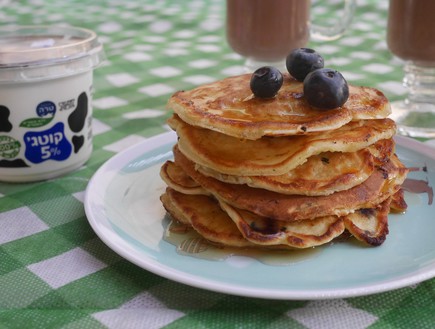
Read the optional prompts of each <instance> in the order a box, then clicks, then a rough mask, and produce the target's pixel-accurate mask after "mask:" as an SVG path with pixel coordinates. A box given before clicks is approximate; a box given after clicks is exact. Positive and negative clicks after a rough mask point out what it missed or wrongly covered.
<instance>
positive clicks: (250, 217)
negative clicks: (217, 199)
mask: <svg viewBox="0 0 435 329" xmlns="http://www.w3.org/2000/svg"><path fill="white" fill-rule="evenodd" d="M221 207H222V209H224V210H225V211H226V213H227V214H228V215H229V217H230V218H231V219H232V220H233V221H234V223H235V224H236V225H237V227H238V229H239V231H240V232H241V233H242V235H243V236H244V237H245V239H246V240H248V241H250V242H252V243H254V244H257V245H260V246H270V245H287V246H290V247H294V248H309V247H316V246H320V245H322V244H325V243H328V242H330V241H331V240H333V239H334V238H336V237H338V236H339V235H341V234H342V233H343V231H344V229H345V227H344V223H343V219H341V218H340V217H337V216H326V217H320V218H315V219H312V220H303V221H296V222H283V221H279V220H275V219H273V218H267V217H261V216H258V215H256V214H254V213H252V212H250V211H246V210H241V209H237V208H234V207H232V206H230V205H229V204H227V203H225V202H223V201H222V202H221Z"/></svg>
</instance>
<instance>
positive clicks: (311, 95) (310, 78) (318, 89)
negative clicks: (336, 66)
mask: <svg viewBox="0 0 435 329" xmlns="http://www.w3.org/2000/svg"><path fill="white" fill-rule="evenodd" d="M304 95H305V98H306V100H307V101H308V103H309V104H310V105H312V106H315V107H318V108H322V109H333V108H336V107H340V106H342V105H343V104H344V103H346V101H347V99H348V98H349V86H348V85H347V81H346V80H345V79H344V77H343V76H342V75H341V73H340V72H338V71H336V70H333V69H328V68H324V69H318V70H315V71H313V72H311V73H309V74H308V75H307V77H306V78H305V80H304Z"/></svg>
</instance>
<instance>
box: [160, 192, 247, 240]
mask: <svg viewBox="0 0 435 329" xmlns="http://www.w3.org/2000/svg"><path fill="white" fill-rule="evenodd" d="M160 200H161V201H162V204H163V206H164V207H165V209H166V210H167V211H168V212H169V213H170V214H171V216H172V217H173V218H174V219H176V220H178V221H180V222H181V223H183V224H188V225H191V226H192V227H193V229H195V231H197V232H198V233H199V234H200V235H201V236H203V237H204V238H206V239H207V240H209V241H213V242H216V243H220V244H223V245H226V246H233V247H249V246H253V244H252V243H251V242H249V241H247V240H246V239H245V238H244V237H243V236H242V234H241V233H240V231H239V230H238V229H237V226H236V225H235V224H234V223H233V221H232V220H231V219H230V218H229V217H228V215H227V214H226V213H225V212H224V211H223V210H222V209H221V207H220V206H219V203H218V202H217V201H216V200H215V199H213V198H212V197H208V196H206V195H187V194H182V193H179V192H177V191H175V190H173V189H171V188H167V189H166V193H164V194H163V195H162V196H161V197H160Z"/></svg>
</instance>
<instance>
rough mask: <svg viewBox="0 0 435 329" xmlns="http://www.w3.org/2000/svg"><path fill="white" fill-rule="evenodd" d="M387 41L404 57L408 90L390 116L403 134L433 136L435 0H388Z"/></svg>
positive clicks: (434, 103) (399, 55) (434, 108)
mask: <svg viewBox="0 0 435 329" xmlns="http://www.w3.org/2000/svg"><path fill="white" fill-rule="evenodd" d="M387 44H388V48H389V49H390V51H391V52H392V53H393V54H394V55H396V56H397V57H399V58H400V59H402V60H404V73H405V75H404V79H403V84H404V86H405V87H406V88H407V91H408V95H407V97H406V98H405V99H404V100H403V101H398V102H393V103H392V111H393V114H392V116H391V117H392V118H393V119H394V120H395V121H396V122H397V124H398V128H399V132H400V133H402V134H404V135H408V136H412V137H432V138H433V137H435V1H434V0H390V3H389V11H388V26H387Z"/></svg>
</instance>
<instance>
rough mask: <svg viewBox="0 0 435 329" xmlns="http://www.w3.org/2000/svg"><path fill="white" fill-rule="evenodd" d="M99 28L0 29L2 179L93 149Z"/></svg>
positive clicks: (49, 172) (58, 168) (23, 177)
mask: <svg viewBox="0 0 435 329" xmlns="http://www.w3.org/2000/svg"><path fill="white" fill-rule="evenodd" d="M103 58H104V52H103V47H102V45H101V43H100V42H99V40H98V38H97V35H96V34H95V33H94V32H93V31H90V30H86V29H82V28H76V27H59V26H57V27H55V26H19V27H10V28H2V29H0V181H4V182H31V181H38V180H44V179H49V178H53V177H56V176H59V175H62V174H65V173H67V172H70V171H72V170H74V169H77V168H79V167H80V166H82V165H83V164H84V163H85V162H86V161H87V160H88V159H89V157H90V155H91V152H92V122H91V121H92V107H91V100H92V82H93V69H94V68H95V67H97V66H98V65H99V64H100V63H101V61H102V60H103Z"/></svg>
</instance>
